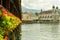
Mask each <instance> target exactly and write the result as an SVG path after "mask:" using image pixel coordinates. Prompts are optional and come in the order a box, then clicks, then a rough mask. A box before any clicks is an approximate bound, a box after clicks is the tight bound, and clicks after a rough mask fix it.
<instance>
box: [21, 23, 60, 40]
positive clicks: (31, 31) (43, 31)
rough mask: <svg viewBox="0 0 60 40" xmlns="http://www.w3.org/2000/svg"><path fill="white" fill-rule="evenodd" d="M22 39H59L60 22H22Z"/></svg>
mask: <svg viewBox="0 0 60 40" xmlns="http://www.w3.org/2000/svg"><path fill="white" fill-rule="evenodd" d="M21 38H22V40H60V24H59V23H57V24H54V23H53V24H22V37H21Z"/></svg>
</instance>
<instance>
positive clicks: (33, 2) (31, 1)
mask: <svg viewBox="0 0 60 40" xmlns="http://www.w3.org/2000/svg"><path fill="white" fill-rule="evenodd" d="M21 5H22V6H24V7H26V8H28V9H37V10H40V9H44V10H48V9H51V8H52V6H53V5H55V6H59V8H60V0H22V3H21Z"/></svg>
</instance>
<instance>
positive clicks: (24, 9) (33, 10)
mask: <svg viewBox="0 0 60 40" xmlns="http://www.w3.org/2000/svg"><path fill="white" fill-rule="evenodd" d="M21 9H22V12H27V11H30V12H32V13H36V12H37V13H40V10H36V9H27V8H25V7H21Z"/></svg>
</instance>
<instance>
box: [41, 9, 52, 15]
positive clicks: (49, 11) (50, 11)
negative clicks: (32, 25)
mask: <svg viewBox="0 0 60 40" xmlns="http://www.w3.org/2000/svg"><path fill="white" fill-rule="evenodd" d="M42 13H44V14H45V13H46V14H48V13H52V10H48V11H42V12H41V13H40V14H42Z"/></svg>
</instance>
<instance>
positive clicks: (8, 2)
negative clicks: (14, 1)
mask: <svg viewBox="0 0 60 40" xmlns="http://www.w3.org/2000/svg"><path fill="white" fill-rule="evenodd" d="M6 8H7V9H8V10H10V0H6Z"/></svg>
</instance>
